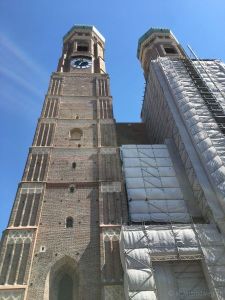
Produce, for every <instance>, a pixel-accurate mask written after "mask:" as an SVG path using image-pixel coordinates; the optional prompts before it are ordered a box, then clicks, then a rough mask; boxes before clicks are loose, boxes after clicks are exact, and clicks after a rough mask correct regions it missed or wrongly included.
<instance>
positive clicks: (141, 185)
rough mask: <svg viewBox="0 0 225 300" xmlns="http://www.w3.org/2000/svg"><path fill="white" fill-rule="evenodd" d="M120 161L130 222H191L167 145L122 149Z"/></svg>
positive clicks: (125, 146)
mask: <svg viewBox="0 0 225 300" xmlns="http://www.w3.org/2000/svg"><path fill="white" fill-rule="evenodd" d="M121 157H122V161H123V171H124V176H125V181H126V188H127V195H128V201H129V212H130V218H131V221H133V222H143V221H154V222H169V221H173V222H182V223H187V222H189V221H190V217H189V214H188V211H187V206H186V204H185V202H184V199H183V193H182V190H181V188H180V186H179V183H178V180H177V178H176V174H175V170H174V168H173V164H172V161H171V159H170V155H169V152H168V149H167V146H166V145H123V146H122V147H121Z"/></svg>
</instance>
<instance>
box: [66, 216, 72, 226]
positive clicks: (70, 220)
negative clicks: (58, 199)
mask: <svg viewBox="0 0 225 300" xmlns="http://www.w3.org/2000/svg"><path fill="white" fill-rule="evenodd" d="M72 227H73V218H72V217H67V218H66V228H72Z"/></svg>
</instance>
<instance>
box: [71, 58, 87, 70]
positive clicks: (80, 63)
mask: <svg viewBox="0 0 225 300" xmlns="http://www.w3.org/2000/svg"><path fill="white" fill-rule="evenodd" d="M70 64H71V66H72V67H73V68H76V69H87V68H90V66H91V64H92V61H91V58H89V57H76V58H74V59H72V60H71V63H70Z"/></svg>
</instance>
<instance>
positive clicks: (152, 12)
mask: <svg viewBox="0 0 225 300" xmlns="http://www.w3.org/2000/svg"><path fill="white" fill-rule="evenodd" d="M74 24H90V25H95V26H96V27H97V29H98V30H99V31H100V32H101V33H102V34H103V35H104V37H105V38H106V66H107V71H108V73H109V75H110V78H111V93H112V95H113V100H114V114H115V117H116V119H117V121H120V122H122V121H139V120H140V118H139V115H140V107H141V100H142V96H143V92H144V79H143V75H142V70H141V67H140V65H139V62H138V60H137V58H136V49H137V40H138V38H139V37H140V36H141V35H142V34H143V33H144V32H145V31H147V30H148V29H149V28H150V27H161V28H162V27H166V28H170V29H171V30H172V31H173V33H174V34H175V35H176V37H177V38H178V40H179V41H180V42H181V43H182V45H183V46H184V47H186V45H187V44H189V45H191V46H192V48H193V49H194V50H195V51H196V53H197V54H198V56H199V57H202V58H218V59H222V60H223V61H225V50H224V49H225V1H224V0H213V1H212V0H204V1H200V0H199V1H197V0H187V1H182V0H170V1H169V0H157V1H152V0H139V1H134V0H133V1H132V0H123V1H121V0H114V1H106V0H96V1H90V0H89V1H88V0H86V1H84V0H83V1H81V0H64V1H61V0H54V1H53V0H48V1H46V0H39V1H34V0H20V1H15V0H7V1H6V0H2V1H1V2H0V110H1V118H0V122H1V124H0V128H1V147H0V149H1V150H0V151H1V155H0V157H1V168H0V175H1V178H0V182H1V189H0V231H2V230H3V229H4V228H5V227H6V225H7V221H8V217H9V214H10V210H11V207H12V203H13V200H14V197H15V194H16V190H17V185H18V183H19V181H20V179H21V176H22V173H23V168H24V165H25V161H26V157H27V153H28V148H29V146H30V145H31V143H32V139H33V135H34V130H35V127H36V124H37V119H38V117H39V115H40V112H41V107H42V104H43V100H44V95H45V94H46V91H47V87H48V82H49V77H50V74H51V72H53V71H55V70H56V66H57V62H58V58H59V56H60V53H61V45H62V37H63V35H64V34H65V33H66V32H67V31H68V30H69V29H70V28H71V27H72V26H73V25H74Z"/></svg>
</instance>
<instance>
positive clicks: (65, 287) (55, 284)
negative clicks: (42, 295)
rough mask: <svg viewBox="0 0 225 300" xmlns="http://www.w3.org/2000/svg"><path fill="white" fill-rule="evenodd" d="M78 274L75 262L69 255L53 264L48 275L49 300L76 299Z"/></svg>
mask: <svg viewBox="0 0 225 300" xmlns="http://www.w3.org/2000/svg"><path fill="white" fill-rule="evenodd" d="M78 288H79V282H78V275H77V268H76V262H75V260H74V259H72V258H71V257H69V256H65V257H63V258H61V259H60V260H59V261H57V262H56V263H55V265H53V267H52V268H51V271H50V276H49V300H77V299H78Z"/></svg>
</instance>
